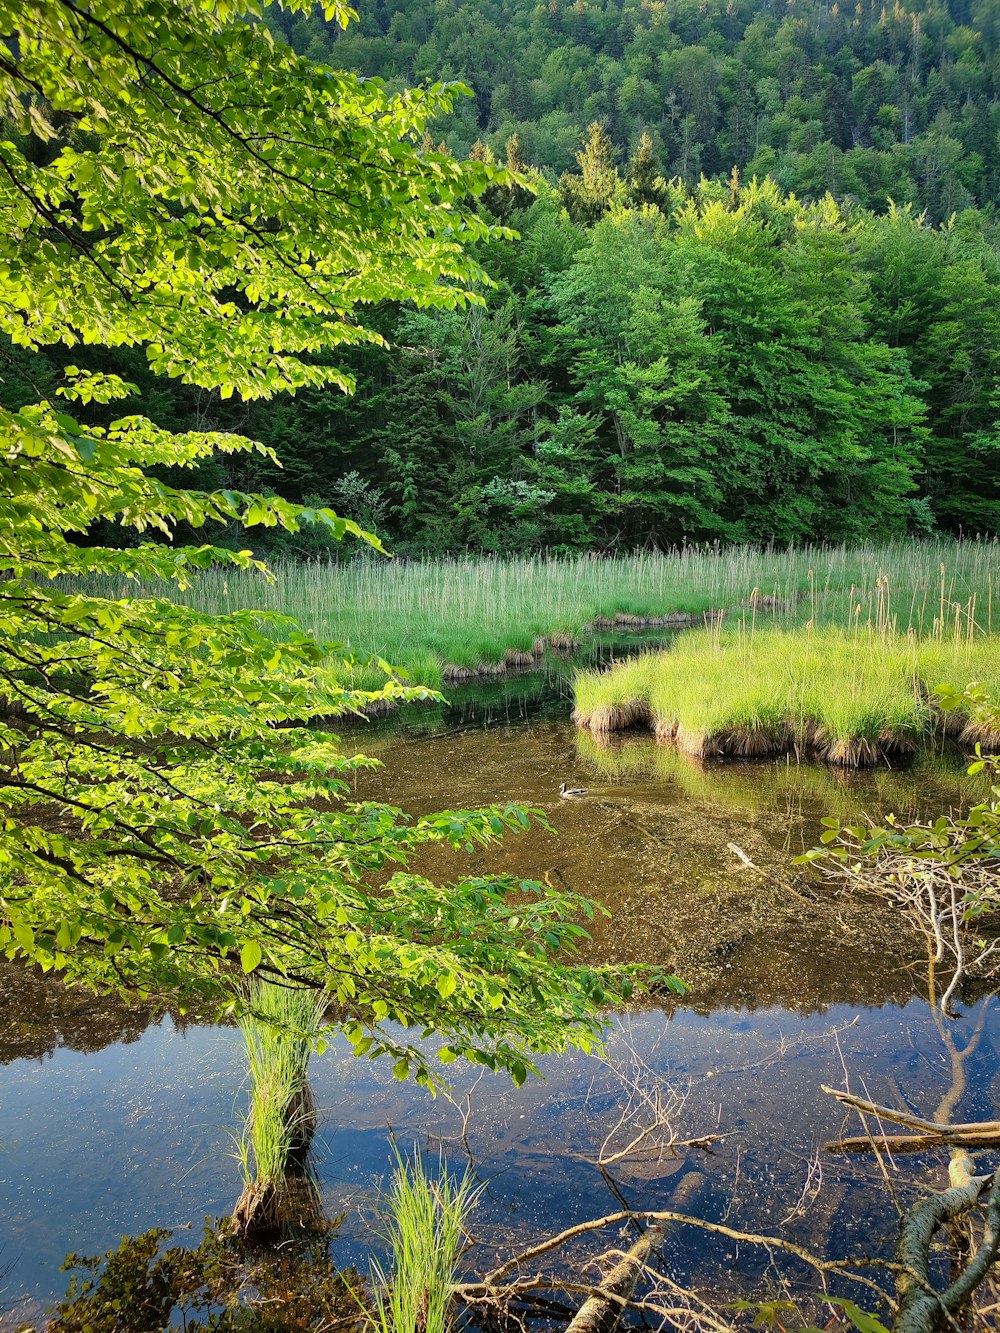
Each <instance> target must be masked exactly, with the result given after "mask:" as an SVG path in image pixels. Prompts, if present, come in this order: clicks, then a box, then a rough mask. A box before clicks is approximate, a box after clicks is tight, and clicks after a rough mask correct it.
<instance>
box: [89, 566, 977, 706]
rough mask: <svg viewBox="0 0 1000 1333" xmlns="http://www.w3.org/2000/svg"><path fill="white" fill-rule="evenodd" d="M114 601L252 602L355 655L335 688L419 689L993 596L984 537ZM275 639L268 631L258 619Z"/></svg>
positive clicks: (223, 587)
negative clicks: (761, 623) (683, 633)
mask: <svg viewBox="0 0 1000 1333" xmlns="http://www.w3.org/2000/svg"><path fill="white" fill-rule="evenodd" d="M88 588H89V589H90V590H91V591H93V592H96V593H98V594H100V595H102V596H110V597H114V598H124V597H135V596H139V595H157V596H168V597H171V598H177V597H178V596H180V597H182V598H183V600H185V601H187V602H189V603H190V604H192V605H194V606H196V607H198V609H200V610H204V611H210V612H216V613H223V612H227V611H238V610H247V609H257V610H260V611H263V612H271V613H277V614H279V615H284V616H290V617H292V618H293V619H295V620H296V621H298V623H299V624H300V625H301V626H302V628H303V629H305V630H307V631H308V632H309V633H312V634H314V635H315V636H317V637H318V638H321V639H325V640H330V641H334V642H337V643H341V644H344V645H345V646H346V647H347V649H348V650H349V651H350V652H351V653H353V654H354V656H355V658H356V663H355V665H354V666H353V667H352V668H351V669H349V670H348V671H347V672H346V673H345V675H344V680H343V683H344V684H345V685H349V686H353V687H355V688H359V689H377V688H379V686H380V685H381V684H383V683H384V682H385V673H384V672H383V671H382V669H381V668H380V667H379V666H378V665H377V662H376V661H372V659H373V658H375V659H381V660H382V661H383V662H386V663H389V664H391V665H392V667H394V668H397V669H399V670H400V671H402V672H405V673H406V676H407V678H408V680H409V681H411V682H413V683H416V684H420V685H425V686H428V687H430V688H435V689H438V688H441V687H442V686H443V685H446V684H448V683H451V682H454V681H459V680H468V679H471V678H473V677H474V676H477V675H483V676H490V675H499V674H502V673H503V672H506V671H516V670H522V669H525V668H527V667H530V666H532V665H533V664H534V663H536V662H537V660H538V658H539V657H540V655H541V654H542V653H543V652H544V651H545V650H546V649H547V648H548V649H552V650H554V651H557V652H558V651H562V650H564V649H566V648H570V647H572V646H573V644H574V643H575V642H576V641H577V640H579V639H581V638H582V637H584V636H585V635H587V634H589V633H590V632H592V631H594V630H596V631H600V630H603V629H609V628H613V629H621V630H627V631H628V630H643V629H646V630H649V629H657V628H665V629H671V628H683V627H684V626H689V625H692V624H703V623H704V622H705V619H706V617H708V618H712V617H714V616H715V615H716V614H718V613H720V612H724V613H725V614H726V615H727V616H729V617H732V615H733V614H734V613H735V614H736V615H737V616H744V615H746V616H748V617H749V618H750V619H751V620H752V619H755V618H757V617H765V616H766V617H767V619H768V620H769V621H771V622H773V623H775V624H778V625H781V626H783V627H786V628H789V627H792V626H795V625H803V624H805V623H808V622H810V621H811V622H812V623H814V624H817V625H841V626H851V625H854V624H857V623H867V622H869V621H871V622H872V623H876V624H883V623H885V624H892V625H895V626H896V628H897V629H898V630H899V631H901V632H905V631H906V630H907V629H909V628H912V629H913V630H914V632H915V633H916V634H918V635H922V636H923V635H930V634H933V633H934V632H935V625H936V624H938V623H944V622H946V621H947V622H948V623H949V625H950V623H951V620H952V618H953V617H954V614H955V608H956V607H958V608H960V609H961V611H962V614H964V615H965V616H967V617H968V616H969V615H971V616H972V617H973V618H974V619H975V620H977V622H979V623H980V624H981V626H982V628H983V630H984V632H986V633H989V632H991V631H992V617H993V598H994V589H998V590H1000V545H998V544H997V543H996V542H994V541H963V542H955V541H950V540H948V541H944V540H942V541H926V542H918V541H907V542H896V543H881V544H879V543H870V544H865V545H862V546H855V547H844V546H836V547H802V548H797V549H796V548H792V549H789V550H769V549H758V548H755V547H749V546H738V547H716V546H713V547H709V548H695V547H690V548H686V549H684V550H681V551H675V552H670V553H666V554H661V553H655V552H652V553H651V552H641V553H638V554H634V555H624V556H610V557H590V556H573V557H555V556H532V557H524V558H519V559H514V560H507V559H500V558H497V557H492V556H485V557H468V558H459V559H440V560H428V561H421V562H419V563H416V562H414V563H408V564H404V563H402V562H396V561H386V560H383V559H376V558H372V559H367V558H363V559H360V558H359V559H356V560H353V561H350V562H347V563H341V564H336V563H331V562H310V563H302V564H294V563H282V564H278V565H276V566H275V568H274V569H273V571H272V572H271V576H270V577H266V576H265V575H263V574H261V573H259V572H258V571H254V570H250V571H234V570H223V569H217V570H208V571H206V572H204V573H203V574H201V575H199V576H198V578H197V579H196V580H195V582H194V583H193V585H192V587H191V588H190V589H188V590H187V591H186V592H185V593H183V594H178V593H177V592H176V590H175V589H173V588H172V587H170V586H168V585H159V586H155V585H143V584H137V583H135V582H133V581H130V580H128V579H124V578H115V579H99V580H97V579H95V580H92V581H90V582H89V583H88ZM264 629H265V631H266V632H268V633H273V634H275V635H276V636H280V635H281V633H282V632H283V631H282V628H281V626H280V625H272V626H270V627H269V626H267V625H266V624H265V625H264Z"/></svg>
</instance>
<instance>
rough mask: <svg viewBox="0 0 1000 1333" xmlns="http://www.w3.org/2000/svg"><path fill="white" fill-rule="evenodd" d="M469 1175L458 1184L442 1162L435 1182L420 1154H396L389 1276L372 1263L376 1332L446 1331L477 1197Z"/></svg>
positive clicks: (388, 1220)
mask: <svg viewBox="0 0 1000 1333" xmlns="http://www.w3.org/2000/svg"><path fill="white" fill-rule="evenodd" d="M475 1193H476V1191H475V1189H474V1188H473V1185H472V1181H471V1179H470V1177H469V1176H468V1175H465V1176H463V1177H462V1178H461V1179H460V1180H458V1181H455V1180H454V1179H453V1178H452V1177H451V1176H450V1175H449V1174H448V1171H447V1168H446V1167H445V1165H444V1163H442V1164H441V1167H440V1170H439V1172H438V1175H437V1179H431V1177H430V1176H429V1175H428V1174H427V1171H426V1169H425V1167H424V1164H423V1160H422V1158H421V1157H420V1155H419V1153H414V1155H413V1158H412V1160H410V1161H403V1159H402V1158H400V1157H398V1156H397V1165H396V1169H395V1171H394V1172H393V1177H392V1184H391V1186H390V1189H389V1195H388V1198H387V1200H386V1203H387V1209H386V1213H387V1217H386V1228H385V1232H384V1235H383V1238H384V1239H385V1240H386V1241H388V1243H389V1245H390V1247H391V1250H392V1267H391V1273H390V1274H388V1275H387V1274H386V1273H385V1271H384V1270H383V1269H382V1267H381V1266H380V1265H379V1264H378V1263H377V1262H375V1261H373V1262H372V1277H373V1287H374V1304H375V1319H374V1323H375V1327H376V1330H377V1333H448V1330H449V1329H450V1328H451V1327H452V1317H451V1315H452V1294H451V1290H452V1287H453V1285H454V1283H455V1278H456V1272H457V1265H458V1257H459V1254H460V1253H461V1251H462V1249H463V1247H464V1244H465V1238H466V1232H465V1218H466V1215H467V1214H468V1212H469V1210H470V1208H471V1207H472V1204H473V1202H474V1199H475Z"/></svg>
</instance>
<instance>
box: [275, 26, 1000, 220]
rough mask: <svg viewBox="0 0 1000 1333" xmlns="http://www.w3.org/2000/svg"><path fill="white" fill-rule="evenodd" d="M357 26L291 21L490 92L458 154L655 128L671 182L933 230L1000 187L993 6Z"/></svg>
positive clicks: (307, 33)
mask: <svg viewBox="0 0 1000 1333" xmlns="http://www.w3.org/2000/svg"><path fill="white" fill-rule="evenodd" d="M358 8H359V12H360V22H359V23H357V24H354V25H352V26H351V27H349V28H348V29H347V30H346V31H344V32H341V30H340V29H339V28H338V27H337V25H336V24H335V23H332V22H331V23H324V21H323V19H322V17H321V16H320V15H319V14H318V13H315V14H313V15H312V16H309V17H304V16H301V15H297V14H296V13H294V12H292V11H290V10H287V11H281V12H276V13H275V15H274V16H273V17H272V20H271V21H272V22H275V23H280V25H281V27H280V29H279V31H280V33H281V35H282V36H283V37H284V38H285V39H286V40H287V41H289V42H290V43H291V44H292V46H293V47H295V49H296V50H298V51H300V52H303V53H306V54H308V55H309V56H311V57H314V58H315V59H317V60H322V61H326V62H328V63H330V64H333V65H336V66H338V67H341V68H347V69H352V70H357V71H358V72H360V73H362V74H366V75H374V76H379V77H381V78H383V79H386V80H387V81H389V83H390V84H392V85H395V86H403V85H407V84H413V83H419V82H425V81H433V80H438V79H461V80H463V81H464V82H466V83H467V84H469V85H470V87H471V88H472V89H473V92H474V97H473V98H471V99H468V100H466V101H465V102H464V104H463V105H462V106H461V107H460V108H459V109H458V110H457V111H456V113H455V114H454V116H453V117H452V118H451V119H450V120H449V121H448V122H447V123H445V124H443V125H442V126H441V136H442V138H443V139H444V141H445V142H446V143H447V144H448V146H449V148H450V149H451V151H452V152H454V153H455V154H457V155H462V156H464V155H467V153H468V152H469V150H470V149H471V148H472V145H473V144H474V143H475V142H476V141H477V140H479V139H481V140H483V141H484V142H485V143H486V144H488V145H489V147H491V148H492V150H493V151H494V152H496V153H501V152H502V150H503V145H504V144H505V143H506V141H507V139H508V138H509V136H510V135H511V134H514V133H516V134H517V135H518V136H519V139H520V143H521V149H522V152H523V154H524V157H525V160H526V161H527V162H529V163H530V164H531V165H533V166H536V167H539V168H542V169H544V170H546V171H548V172H549V173H551V174H552V177H553V179H555V178H557V177H558V176H559V175H560V174H561V173H562V172H564V171H567V170H571V169H572V167H573V162H574V155H575V153H576V151H577V149H578V147H579V143H580V138H581V136H582V134H583V132H584V131H585V129H586V127H587V126H588V125H590V124H591V123H592V122H593V121H600V122H601V123H602V125H603V126H604V128H605V130H606V131H607V133H608V135H609V137H610V139H611V142H612V143H613V144H614V146H615V148H616V150H617V151H618V152H619V153H620V154H621V155H622V157H623V158H624V157H625V156H627V155H628V154H629V153H630V152H631V151H632V150H633V149H634V147H635V145H636V143H637V142H638V140H639V137H640V136H641V134H642V133H643V132H647V133H648V134H649V135H650V137H651V140H652V143H653V146H654V149H655V152H656V154H657V157H658V159H659V163H660V167H661V169H662V171H663V174H664V175H665V176H667V177H668V178H670V177H672V176H678V177H680V179H681V180H682V181H684V182H685V183H686V184H688V185H693V184H695V183H696V182H697V181H698V179H699V176H700V175H701V174H702V173H704V174H705V175H708V176H715V175H720V174H721V175H724V176H728V174H729V172H730V170H731V169H732V167H734V166H737V167H739V168H740V170H741V172H742V173H743V175H744V176H745V177H749V176H754V175H756V176H764V175H770V176H772V177H773V178H774V179H775V180H776V181H777V182H778V183H779V184H780V185H781V187H782V188H783V189H784V190H786V191H794V192H795V193H797V194H799V195H807V196H810V197H812V198H818V197H821V196H822V195H823V194H824V193H826V192H827V191H829V192H830V193H832V194H833V195H834V197H835V198H837V199H848V198H849V199H852V200H853V201H855V202H856V203H859V204H861V205H862V206H864V207H868V208H873V209H876V210H879V211H881V210H884V208H885V203H886V199H887V197H890V196H891V197H892V198H893V199H895V200H896V201H897V203H906V202H912V203H915V204H918V205H919V206H920V207H921V208H926V209H927V210H928V213H929V216H930V217H931V219H932V220H933V221H938V222H941V221H944V220H945V219H946V218H947V217H949V216H950V215H951V213H953V212H955V211H960V210H962V209H963V208H966V207H969V206H970V205H973V206H976V205H979V206H981V205H984V204H987V203H989V202H992V201H994V200H995V199H996V198H997V196H998V194H1000V6H998V5H997V3H996V0H857V3H851V0H843V3H841V2H840V0H542V2H541V3H539V0H376V2H375V3H365V4H363V5H359V7H358Z"/></svg>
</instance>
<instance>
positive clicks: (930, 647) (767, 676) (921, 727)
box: [574, 619, 1000, 767]
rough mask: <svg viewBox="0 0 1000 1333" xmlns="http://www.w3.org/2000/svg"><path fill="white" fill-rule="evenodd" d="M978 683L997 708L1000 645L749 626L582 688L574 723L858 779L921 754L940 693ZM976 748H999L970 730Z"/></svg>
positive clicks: (711, 634)
mask: <svg viewBox="0 0 1000 1333" xmlns="http://www.w3.org/2000/svg"><path fill="white" fill-rule="evenodd" d="M971 680H977V681H979V682H980V683H982V684H984V685H985V686H986V687H987V689H988V690H989V692H990V693H991V694H993V695H994V696H996V694H997V690H998V687H1000V638H993V637H989V638H987V637H983V638H981V639H972V638H971V637H969V634H968V632H967V631H965V630H963V632H962V634H960V635H959V636H958V637H957V638H956V637H953V636H951V635H947V636H946V635H945V634H943V633H938V634H936V635H934V636H933V637H931V638H927V639H920V638H919V637H918V636H917V635H916V634H915V633H913V632H910V633H906V634H902V633H900V632H899V631H898V630H897V629H896V628H895V626H894V625H893V624H892V623H891V622H884V623H882V624H881V625H878V624H865V625H863V626H861V625H858V624H855V626H854V628H853V629H849V630H848V629H839V628H830V627H825V628H821V627H816V626H815V625H810V626H809V627H807V628H805V629H799V630H785V629H781V628H778V627H776V626H772V625H767V626H761V625H759V624H755V623H753V622H749V623H748V622H747V621H746V619H743V620H741V621H740V622H739V623H738V624H737V625H736V626H735V627H734V628H733V629H730V630H728V631H726V630H721V629H720V630H714V629H713V630H705V631H696V632H692V633H689V634H685V635H682V636H681V637H680V638H679V639H678V640H677V641H676V643H675V644H674V645H673V646H672V647H671V648H670V649H668V650H666V651H664V652H657V653H646V654H643V655H642V656H640V657H637V658H633V659H631V660H630V661H627V662H622V663H620V664H618V665H616V666H614V667H612V668H611V669H610V670H609V671H606V672H584V673H581V674H580V675H579V676H578V677H577V679H576V681H575V683H574V697H575V710H574V718H575V720H576V721H577V723H578V725H580V726H581V727H586V728H588V729H589V730H591V731H592V732H595V733H598V734H600V733H608V732H612V731H618V730H622V729H624V728H626V727H628V726H632V725H635V723H636V722H637V721H644V722H646V723H648V724H649V725H651V726H652V727H653V728H654V729H655V731H656V734H657V736H658V737H659V738H660V739H661V740H670V741H672V742H673V743H674V744H675V745H676V746H677V748H678V749H680V750H683V751H686V752H687V753H689V754H693V755H698V756H701V757H707V756H713V755H731V756H736V757H744V758H745V757H750V756H754V755H766V754H776V753H781V752H783V751H786V750H789V749H792V748H794V749H796V750H800V751H809V752H813V753H816V754H817V755H818V756H819V757H820V758H822V759H825V760H826V761H827V762H829V763H832V764H838V765H843V766H845V767H857V766H858V765H862V764H873V763H877V762H880V761H882V760H885V759H890V758H893V757H895V756H899V755H902V754H912V753H913V752H915V751H916V749H917V748H918V747H919V746H920V745H921V744H922V743H923V741H924V740H925V739H926V738H928V737H929V736H930V734H931V733H932V729H933V727H934V725H935V722H936V715H935V710H934V708H933V700H932V695H933V690H934V689H935V687H936V686H937V685H939V684H941V683H948V684H952V685H956V686H960V687H963V686H964V685H965V684H967V683H968V682H969V681H971ZM963 724H964V727H965V734H966V738H967V739H972V733H973V731H975V733H976V735H975V739H978V740H983V741H986V742H989V741H990V739H991V737H990V736H988V735H987V734H986V731H984V729H983V728H982V726H981V725H979V724H977V722H976V720H975V719H964V720H963Z"/></svg>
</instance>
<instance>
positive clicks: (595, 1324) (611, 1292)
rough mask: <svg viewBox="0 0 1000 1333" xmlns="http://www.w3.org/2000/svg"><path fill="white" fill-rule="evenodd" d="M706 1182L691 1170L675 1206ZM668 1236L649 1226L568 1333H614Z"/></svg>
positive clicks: (676, 1195)
mask: <svg viewBox="0 0 1000 1333" xmlns="http://www.w3.org/2000/svg"><path fill="white" fill-rule="evenodd" d="M704 1182H705V1177H704V1176H703V1175H702V1174H701V1173H700V1172H699V1171H688V1172H687V1174H686V1175H685V1176H684V1177H683V1178H682V1179H681V1181H680V1184H679V1185H678V1186H677V1189H676V1190H675V1191H674V1195H673V1198H672V1199H671V1203H672V1204H673V1205H674V1207H675V1208H680V1207H684V1206H686V1205H688V1204H690V1202H691V1201H692V1199H693V1198H694V1196H695V1195H696V1194H697V1193H698V1191H699V1190H700V1189H701V1187H702V1185H703V1184H704ZM665 1234H666V1227H665V1226H651V1227H647V1229H646V1230H645V1231H644V1232H643V1233H642V1235H641V1236H640V1237H639V1239H638V1240H637V1241H636V1242H635V1244H634V1245H632V1247H631V1248H630V1249H629V1250H628V1251H627V1253H626V1254H625V1255H624V1256H623V1257H622V1259H621V1260H620V1261H619V1262H618V1263H617V1264H615V1266H614V1268H612V1269H611V1271H610V1272H609V1273H608V1274H607V1275H606V1277H605V1278H604V1280H603V1281H602V1282H601V1284H600V1286H599V1287H598V1289H597V1291H595V1292H594V1294H593V1296H588V1298H587V1299H586V1300H585V1301H584V1303H583V1305H581V1306H580V1308H579V1310H578V1311H577V1312H576V1314H575V1315H574V1316H573V1319H572V1321H571V1323H570V1325H569V1327H568V1328H567V1330H566V1333H614V1329H615V1328H616V1327H617V1324H618V1320H619V1319H620V1318H621V1313H622V1310H623V1309H624V1308H625V1304H626V1302H628V1301H630V1300H631V1299H632V1295H633V1293H634V1292H635V1288H636V1284H637V1283H638V1281H639V1278H640V1277H641V1276H642V1272H643V1269H644V1268H645V1267H646V1265H647V1264H648V1262H649V1260H650V1259H651V1258H653V1257H654V1256H655V1255H656V1254H657V1253H658V1252H659V1249H660V1246H661V1245H662V1244H663V1239H664V1236H665Z"/></svg>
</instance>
